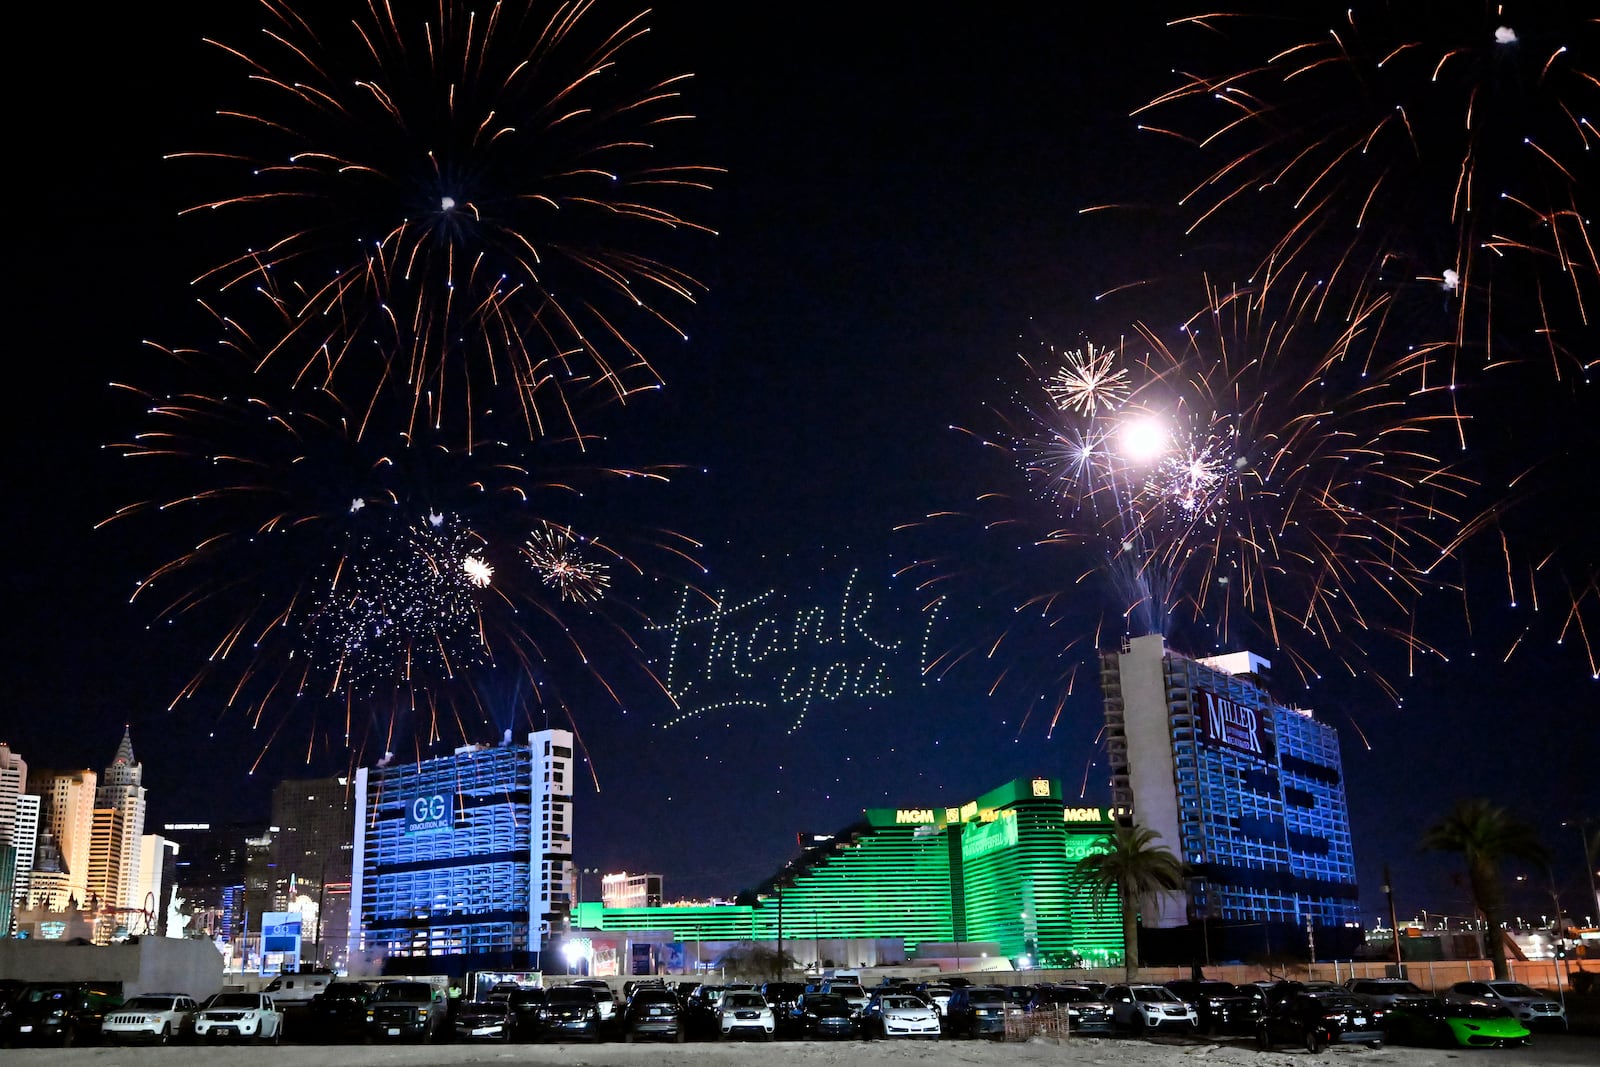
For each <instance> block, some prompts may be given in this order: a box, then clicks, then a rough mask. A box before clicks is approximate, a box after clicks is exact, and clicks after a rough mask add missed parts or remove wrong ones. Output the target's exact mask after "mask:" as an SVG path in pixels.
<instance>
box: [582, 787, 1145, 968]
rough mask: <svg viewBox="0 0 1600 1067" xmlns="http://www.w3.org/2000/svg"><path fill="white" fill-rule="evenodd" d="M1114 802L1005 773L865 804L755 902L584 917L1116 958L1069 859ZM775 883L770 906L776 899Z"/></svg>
mask: <svg viewBox="0 0 1600 1067" xmlns="http://www.w3.org/2000/svg"><path fill="white" fill-rule="evenodd" d="M1117 814H1119V812H1117V811H1115V810H1113V809H1106V808H1094V807H1077V808H1069V807H1064V806H1063V804H1062V802H1061V783H1060V782H1059V781H1057V780H1055V779H1047V778H1032V779H1018V780H1016V781H1013V782H1008V783H1006V784H1005V785H1003V786H1001V787H999V788H998V789H994V790H991V791H990V792H988V793H985V794H984V795H982V796H980V797H978V798H977V799H976V800H972V801H969V802H967V803H965V804H962V805H958V806H955V807H930V808H871V809H868V810H866V811H865V812H863V818H862V819H861V821H859V822H857V823H855V824H853V825H851V826H849V827H847V828H845V829H844V830H842V831H840V832H839V833H837V834H835V835H834V836H833V839H832V840H831V841H829V842H827V843H825V844H823V845H821V846H819V847H817V848H813V849H809V850H808V851H807V852H806V854H805V855H803V856H801V857H800V858H799V859H797V860H795V861H793V862H792V863H790V864H789V865H788V866H787V867H785V868H784V869H783V870H782V871H780V872H779V873H778V874H777V875H776V876H774V877H773V878H772V879H771V880H769V881H768V882H767V884H766V885H764V886H763V887H762V888H761V890H760V891H759V892H758V903H757V904H755V905H753V906H752V905H719V906H696V907H671V906H667V907H659V908H626V909H616V908H594V907H590V906H586V907H584V909H583V921H584V925H585V926H587V927H589V928H591V929H596V928H598V929H603V930H608V931H642V930H651V931H665V932H668V933H670V934H671V935H672V936H674V937H675V938H677V939H678V940H681V941H736V940H744V939H755V940H765V941H774V940H777V939H778V937H779V934H780V931H779V928H778V924H779V922H780V918H779V916H780V910H781V914H782V919H781V921H782V923H783V929H782V931H781V932H782V934H783V936H784V938H786V939H789V940H795V939H827V940H833V939H849V938H863V939H884V938H898V939H902V940H903V941H904V942H905V947H906V951H907V953H908V954H910V953H913V952H914V951H915V949H916V946H917V945H918V944H920V943H922V942H951V941H987V942H994V943H996V944H998V945H999V946H1000V951H1001V954H1002V955H1004V956H1006V957H1007V958H1010V959H1012V960H1017V961H1019V963H1020V962H1021V961H1022V960H1023V959H1026V960H1027V961H1028V964H1031V965H1033V966H1039V967H1071V966H1086V967H1092V966H1115V965H1117V964H1119V963H1120V962H1121V959H1122V927H1121V920H1120V918H1119V916H1118V915H1117V913H1116V909H1115V908H1112V907H1105V908H1100V909H1096V908H1095V906H1094V905H1093V904H1092V903H1091V902H1090V895H1089V893H1088V891H1087V890H1086V889H1085V888H1083V887H1082V886H1079V885H1077V884H1076V883H1075V880H1074V878H1073V871H1072V864H1073V863H1074V861H1076V860H1077V859H1079V858H1081V857H1082V856H1084V855H1086V854H1088V853H1089V852H1091V851H1093V850H1096V849H1098V848H1099V847H1102V845H1103V842H1104V841H1105V839H1106V833H1107V831H1108V829H1109V828H1110V826H1111V824H1112V820H1113V818H1114V817H1115V816H1116V815H1117ZM780 894H781V898H782V905H781V909H780V907H779V896H780Z"/></svg>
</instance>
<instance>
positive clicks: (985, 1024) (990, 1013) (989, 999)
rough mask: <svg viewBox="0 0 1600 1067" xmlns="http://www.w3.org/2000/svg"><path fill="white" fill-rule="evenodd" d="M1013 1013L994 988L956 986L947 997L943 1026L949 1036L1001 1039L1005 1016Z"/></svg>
mask: <svg viewBox="0 0 1600 1067" xmlns="http://www.w3.org/2000/svg"><path fill="white" fill-rule="evenodd" d="M1013 1010H1017V1009H1015V1008H1014V1007H1013V1005H1012V1003H1011V1001H1010V1000H1008V999H1006V993H1005V990H1003V989H1001V988H999V987H998V986H990V985H974V986H959V987H957V989H956V990H955V992H953V993H951V994H950V1004H949V1006H948V1007H947V1008H946V1009H945V1024H946V1026H947V1027H948V1028H949V1030H950V1036H951V1037H997V1036H1000V1037H1003V1036H1004V1035H1005V1032H1006V1015H1007V1014H1009V1013H1010V1012H1011V1011H1013Z"/></svg>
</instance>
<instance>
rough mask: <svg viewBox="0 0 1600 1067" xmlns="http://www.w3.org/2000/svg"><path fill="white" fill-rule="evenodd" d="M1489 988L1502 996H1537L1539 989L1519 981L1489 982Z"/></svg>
mask: <svg viewBox="0 0 1600 1067" xmlns="http://www.w3.org/2000/svg"><path fill="white" fill-rule="evenodd" d="M1489 988H1490V989H1492V990H1494V991H1495V992H1496V993H1499V994H1500V995H1501V996H1502V997H1537V996H1539V991H1538V990H1536V989H1534V988H1533V987H1532V986H1525V985H1523V984H1522V983H1521V982H1490V983H1489Z"/></svg>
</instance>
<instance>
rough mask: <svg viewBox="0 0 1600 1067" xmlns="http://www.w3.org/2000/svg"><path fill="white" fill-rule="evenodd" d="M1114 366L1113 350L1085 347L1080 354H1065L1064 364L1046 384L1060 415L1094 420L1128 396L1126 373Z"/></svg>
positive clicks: (1091, 346)
mask: <svg viewBox="0 0 1600 1067" xmlns="http://www.w3.org/2000/svg"><path fill="white" fill-rule="evenodd" d="M1116 363H1117V353H1116V352H1115V351H1114V350H1112V349H1109V348H1101V349H1096V348H1095V347H1094V345H1092V344H1089V345H1085V346H1084V348H1083V351H1081V352H1068V353H1067V355H1066V363H1065V364H1064V365H1063V366H1062V367H1061V368H1060V369H1059V370H1057V371H1056V372H1055V373H1054V374H1052V375H1051V376H1050V378H1049V380H1048V381H1046V382H1045V386H1044V387H1045V391H1046V392H1047V393H1049V394H1050V399H1051V400H1053V401H1054V402H1055V404H1056V406H1057V407H1059V408H1060V409H1061V410H1062V411H1077V412H1079V413H1081V414H1084V415H1090V416H1093V415H1095V414H1097V413H1098V412H1099V411H1100V410H1101V409H1105V410H1106V411H1110V410H1113V409H1114V408H1116V407H1117V405H1119V404H1121V403H1122V402H1123V401H1124V400H1127V399H1128V394H1129V392H1130V386H1129V383H1128V370H1127V368H1126V367H1119V366H1117V365H1116Z"/></svg>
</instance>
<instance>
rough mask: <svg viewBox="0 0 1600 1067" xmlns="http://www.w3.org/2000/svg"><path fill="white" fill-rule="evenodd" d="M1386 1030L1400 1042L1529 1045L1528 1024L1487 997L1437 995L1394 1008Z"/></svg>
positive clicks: (1386, 1022)
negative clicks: (1459, 998) (1462, 998)
mask: <svg viewBox="0 0 1600 1067" xmlns="http://www.w3.org/2000/svg"><path fill="white" fill-rule="evenodd" d="M1384 1034H1385V1035H1386V1037H1387V1040H1389V1041H1391V1042H1393V1043H1394V1044H1396V1045H1428V1046H1444V1047H1446V1048H1454V1047H1461V1048H1507V1047H1510V1046H1515V1045H1525V1044H1527V1042H1528V1038H1529V1034H1528V1028H1527V1027H1526V1026H1523V1025H1522V1023H1521V1022H1519V1021H1518V1020H1517V1018H1516V1016H1514V1015H1512V1014H1511V1010H1510V1009H1509V1008H1506V1007H1503V1006H1501V1005H1498V1004H1490V1003H1488V1002H1486V1001H1477V1000H1468V1001H1461V1002H1457V1003H1451V1002H1446V1001H1444V1000H1441V999H1439V998H1437V997H1428V998H1426V999H1425V1000H1422V1001H1410V1002H1407V1003H1404V1004H1401V1005H1399V1006H1398V1007H1395V1008H1393V1009H1390V1011H1389V1013H1388V1015H1387V1016H1386V1017H1385V1019H1384Z"/></svg>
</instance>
